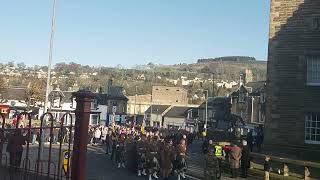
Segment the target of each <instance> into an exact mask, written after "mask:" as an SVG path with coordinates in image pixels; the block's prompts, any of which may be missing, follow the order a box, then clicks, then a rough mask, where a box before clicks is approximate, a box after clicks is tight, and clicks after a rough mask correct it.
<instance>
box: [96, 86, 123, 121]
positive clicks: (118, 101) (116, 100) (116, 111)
mask: <svg viewBox="0 0 320 180" xmlns="http://www.w3.org/2000/svg"><path fill="white" fill-rule="evenodd" d="M123 92H124V89H123V87H121V86H116V85H113V84H112V80H109V81H108V85H107V89H106V92H103V93H101V92H100V94H99V96H100V97H99V99H100V100H99V101H98V104H100V105H105V106H107V107H106V109H107V114H106V116H107V118H106V121H107V123H111V122H112V121H115V122H116V123H121V124H123V123H125V121H126V116H127V104H128V98H127V97H126V96H125V95H124V93H123Z"/></svg>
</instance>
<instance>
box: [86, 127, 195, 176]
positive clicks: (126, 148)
mask: <svg viewBox="0 0 320 180" xmlns="http://www.w3.org/2000/svg"><path fill="white" fill-rule="evenodd" d="M193 138H194V134H192V133H188V132H186V131H179V130H164V131H159V130H157V129H150V130H148V131H147V130H146V131H144V130H141V129H139V128H138V129H135V128H127V127H121V126H116V127H113V128H111V127H103V126H100V127H95V128H93V127H92V128H90V129H89V139H88V143H90V144H92V145H97V144H98V143H101V144H103V145H104V146H105V149H106V154H108V155H110V159H111V160H112V161H113V162H115V164H116V166H117V168H128V169H129V170H131V171H134V172H136V173H137V175H138V176H147V177H148V179H149V180H152V179H158V178H159V176H160V177H162V179H164V180H166V179H169V177H170V176H171V175H173V174H174V173H176V174H177V177H178V180H180V179H181V178H186V175H185V173H186V170H187V162H186V155H187V146H188V145H189V144H190V143H192V141H193Z"/></svg>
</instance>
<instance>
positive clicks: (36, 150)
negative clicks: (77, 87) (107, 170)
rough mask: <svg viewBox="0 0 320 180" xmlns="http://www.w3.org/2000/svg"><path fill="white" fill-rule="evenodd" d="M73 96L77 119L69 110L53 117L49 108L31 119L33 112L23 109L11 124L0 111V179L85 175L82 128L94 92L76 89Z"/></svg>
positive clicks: (40, 179) (85, 138) (78, 177)
mask: <svg viewBox="0 0 320 180" xmlns="http://www.w3.org/2000/svg"><path fill="white" fill-rule="evenodd" d="M73 96H74V97H76V102H77V107H76V110H75V115H76V119H77V121H75V119H74V118H73V117H72V115H71V114H70V113H65V114H64V115H63V116H62V117H61V118H60V119H56V120H55V119H54V118H53V115H52V114H51V113H50V112H48V113H45V114H43V115H42V116H41V118H40V120H33V118H32V114H30V113H27V112H22V113H20V114H18V115H17V116H16V122H15V124H14V126H11V125H10V123H9V121H6V118H5V115H4V114H1V113H0V116H1V118H2V121H1V122H2V123H1V128H0V157H1V159H0V179H1V180H9V179H10V180H45V179H46V180H60V179H61V180H62V179H63V180H69V179H72V180H82V179H85V170H86V168H85V166H86V157H85V156H86V147H87V142H88V133H85V132H86V131H88V124H89V117H90V112H91V110H90V107H91V102H92V101H93V99H94V98H95V95H94V94H93V93H91V92H90V91H78V92H75V93H74V94H73ZM67 118H69V121H67ZM65 122H70V123H68V124H66V123H65ZM74 137H77V138H74ZM73 151H75V152H76V153H73ZM72 162H73V163H72ZM72 164H74V166H72Z"/></svg>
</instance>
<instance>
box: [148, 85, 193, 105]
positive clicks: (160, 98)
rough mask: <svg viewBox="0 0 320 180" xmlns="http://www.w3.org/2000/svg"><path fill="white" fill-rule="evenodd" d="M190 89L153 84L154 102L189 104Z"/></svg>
mask: <svg viewBox="0 0 320 180" xmlns="http://www.w3.org/2000/svg"><path fill="white" fill-rule="evenodd" d="M187 95H188V91H187V90H185V89H184V88H181V87H167V86H153V87H152V104H163V105H188V96H187Z"/></svg>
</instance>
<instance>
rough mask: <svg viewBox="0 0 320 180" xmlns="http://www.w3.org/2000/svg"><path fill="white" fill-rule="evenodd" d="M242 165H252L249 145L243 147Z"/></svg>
mask: <svg viewBox="0 0 320 180" xmlns="http://www.w3.org/2000/svg"><path fill="white" fill-rule="evenodd" d="M241 166H242V167H249V166H250V150H249V147H248V146H243V147H242V156H241Z"/></svg>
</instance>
